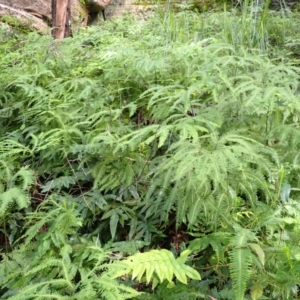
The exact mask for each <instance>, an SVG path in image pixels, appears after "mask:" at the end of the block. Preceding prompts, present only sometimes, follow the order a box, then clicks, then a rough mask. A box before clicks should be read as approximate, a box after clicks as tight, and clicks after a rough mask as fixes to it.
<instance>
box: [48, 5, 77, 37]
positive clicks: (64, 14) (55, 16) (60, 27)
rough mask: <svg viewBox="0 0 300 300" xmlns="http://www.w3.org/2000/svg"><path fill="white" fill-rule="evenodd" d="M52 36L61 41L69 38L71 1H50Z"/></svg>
mask: <svg viewBox="0 0 300 300" xmlns="http://www.w3.org/2000/svg"><path fill="white" fill-rule="evenodd" d="M51 9H52V36H53V37H54V38H55V39H63V38H65V37H68V36H71V35H72V32H71V0H52V7H51Z"/></svg>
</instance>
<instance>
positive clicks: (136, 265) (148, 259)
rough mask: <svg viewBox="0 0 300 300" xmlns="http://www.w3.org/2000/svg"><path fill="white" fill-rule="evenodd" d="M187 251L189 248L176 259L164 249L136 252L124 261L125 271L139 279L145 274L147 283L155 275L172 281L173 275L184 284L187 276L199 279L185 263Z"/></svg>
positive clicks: (162, 279) (161, 280)
mask: <svg viewBox="0 0 300 300" xmlns="http://www.w3.org/2000/svg"><path fill="white" fill-rule="evenodd" d="M189 253H190V251H189V250H186V251H183V252H182V253H181V255H180V257H178V258H177V259H175V257H174V256H173V254H172V252H170V251H168V250H165V249H161V250H151V251H149V252H145V253H137V254H135V255H133V256H130V257H128V258H127V259H126V260H125V261H124V263H125V264H126V265H127V268H126V271H125V272H129V273H132V278H133V279H134V278H136V279H137V280H139V281H141V280H142V277H143V276H144V274H145V276H146V282H147V283H149V282H150V281H151V280H153V278H154V276H157V277H158V279H159V281H160V282H163V281H164V280H167V281H169V282H172V280H173V276H175V277H176V278H177V279H178V280H179V281H180V282H182V283H185V284H187V277H189V278H192V279H196V280H200V279H201V278H200V274H199V273H198V272H197V271H195V270H194V269H193V268H191V267H189V266H187V265H185V261H186V260H187V256H188V254H189ZM119 275H120V274H119Z"/></svg>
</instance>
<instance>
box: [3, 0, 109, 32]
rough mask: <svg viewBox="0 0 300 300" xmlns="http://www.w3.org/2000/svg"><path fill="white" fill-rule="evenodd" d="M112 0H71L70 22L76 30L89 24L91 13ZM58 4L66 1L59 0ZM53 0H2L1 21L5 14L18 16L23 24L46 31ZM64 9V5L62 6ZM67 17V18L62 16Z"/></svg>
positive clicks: (49, 23) (101, 8) (49, 21)
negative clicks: (84, 2) (83, 1)
mask: <svg viewBox="0 0 300 300" xmlns="http://www.w3.org/2000/svg"><path fill="white" fill-rule="evenodd" d="M110 1H111V0H86V5H83V4H82V1H80V0H70V16H71V20H70V21H69V20H68V22H70V24H71V25H72V30H73V31H76V30H78V28H79V27H81V26H87V23H88V21H89V15H90V13H93V14H95V13H98V12H100V11H101V10H103V9H105V8H106V7H107V6H108V5H109V4H110ZM56 2H57V6H58V7H59V5H60V4H63V2H64V1H62V0H57V1H56ZM51 4H52V0H0V21H1V18H2V19H3V16H10V17H13V18H17V19H18V20H20V22H21V23H22V26H26V27H29V28H33V29H37V30H41V31H45V29H49V28H50V27H49V26H51V17H52V7H51ZM62 9H64V7H62ZM62 19H64V20H65V19H66V18H62Z"/></svg>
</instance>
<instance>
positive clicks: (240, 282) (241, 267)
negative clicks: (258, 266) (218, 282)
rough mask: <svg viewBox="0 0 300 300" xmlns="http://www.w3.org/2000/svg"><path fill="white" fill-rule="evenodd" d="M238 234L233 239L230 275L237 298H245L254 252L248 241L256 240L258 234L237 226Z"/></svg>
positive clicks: (238, 299) (240, 299) (239, 299)
mask: <svg viewBox="0 0 300 300" xmlns="http://www.w3.org/2000/svg"><path fill="white" fill-rule="evenodd" d="M235 231H236V234H235V236H234V237H233V239H232V240H231V246H232V250H231V251H230V254H229V257H230V263H231V264H230V275H231V279H232V281H233V288H234V291H235V296H236V299H237V300H243V299H244V293H245V290H246V285H247V282H248V280H249V278H250V274H251V262H252V253H251V250H250V249H249V246H248V242H250V241H255V240H256V236H255V234H254V233H253V232H251V231H250V230H248V229H243V228H241V227H240V226H238V225H236V226H235Z"/></svg>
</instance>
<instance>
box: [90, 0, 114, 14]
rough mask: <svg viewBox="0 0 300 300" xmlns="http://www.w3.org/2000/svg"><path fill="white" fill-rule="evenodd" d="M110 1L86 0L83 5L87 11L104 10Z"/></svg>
mask: <svg viewBox="0 0 300 300" xmlns="http://www.w3.org/2000/svg"><path fill="white" fill-rule="evenodd" d="M110 2H111V0H86V1H85V5H86V7H87V8H88V10H89V12H100V11H102V10H104V9H105V8H106V7H107V6H108V5H109V4H110Z"/></svg>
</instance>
